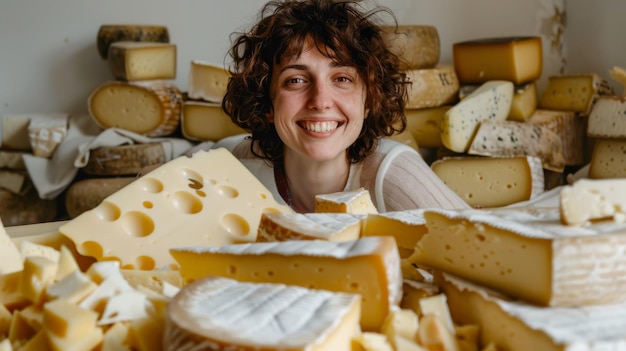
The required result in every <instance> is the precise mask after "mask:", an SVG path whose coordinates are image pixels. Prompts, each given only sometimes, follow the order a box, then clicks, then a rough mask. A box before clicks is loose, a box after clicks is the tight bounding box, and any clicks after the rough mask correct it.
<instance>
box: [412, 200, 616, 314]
mask: <svg viewBox="0 0 626 351" xmlns="http://www.w3.org/2000/svg"><path fill="white" fill-rule="evenodd" d="M424 217H425V218H426V226H427V227H428V232H427V233H426V234H425V235H424V236H423V237H422V239H421V240H420V241H419V242H418V244H417V246H416V248H415V254H414V255H413V256H412V257H411V258H410V260H411V262H413V263H416V264H418V265H422V266H425V267H428V268H431V269H437V270H441V271H444V272H447V273H450V274H454V275H457V276H459V277H461V278H464V279H467V280H469V281H472V282H475V283H477V284H481V285H484V286H485V287H489V288H491V289H494V290H496V291H499V292H501V293H504V294H507V295H508V296H511V297H514V298H518V299H522V300H524V301H527V302H530V303H533V304H536V305H541V306H582V305H591V304H608V303H617V302H620V301H623V300H622V299H623V296H624V293H625V292H626V278H624V277H626V274H623V273H622V271H624V272H626V257H625V256H624V255H622V254H621V252H622V251H623V250H625V249H626V235H624V232H625V231H626V224H624V223H614V222H608V223H607V222H604V223H594V224H593V225H590V226H586V227H576V226H565V225H563V224H561V218H560V217H561V216H560V210H559V208H558V207H541V208H539V207H525V208H524V207H520V208H503V209H492V210H459V211H448V210H438V209H428V210H425V211H424Z"/></svg>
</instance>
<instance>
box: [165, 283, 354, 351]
mask: <svg viewBox="0 0 626 351" xmlns="http://www.w3.org/2000/svg"><path fill="white" fill-rule="evenodd" d="M360 314H361V297H360V296H359V295H357V294H346V293H336V292H330V291H326V290H313V289H307V288H303V287H298V286H290V285H284V284H269V283H245V282H238V281H236V280H232V279H227V278H222V277H215V276H209V277H205V278H202V279H199V280H196V281H195V282H193V283H190V284H188V285H187V286H185V287H184V288H183V289H182V290H181V291H180V293H178V294H177V295H176V296H175V297H174V298H173V299H172V301H171V302H170V305H169V307H168V311H167V317H166V318H167V319H166V323H165V332H164V338H163V340H164V341H163V350H164V351H187V350H189V351H191V350H205V349H216V350H217V349H219V350H222V349H223V350H226V349H233V350H267V351H279V350H293V351H309V350H310V351H314V350H315V351H351V350H352V347H351V344H352V338H354V337H356V336H357V335H359V334H360V332H361V331H360V328H359V317H360Z"/></svg>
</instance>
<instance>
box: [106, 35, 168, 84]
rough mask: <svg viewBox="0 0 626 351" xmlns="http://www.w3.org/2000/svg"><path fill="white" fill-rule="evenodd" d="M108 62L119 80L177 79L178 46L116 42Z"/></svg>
mask: <svg viewBox="0 0 626 351" xmlns="http://www.w3.org/2000/svg"><path fill="white" fill-rule="evenodd" d="M107 62H108V63H109V69H110V70H111V73H112V74H113V77H115V79H117V80H124V81H134V80H150V79H176V45H174V44H170V43H151V42H136V41H119V42H115V43H113V44H111V45H110V46H109V55H108V57H107Z"/></svg>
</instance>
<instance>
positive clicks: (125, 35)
mask: <svg viewBox="0 0 626 351" xmlns="http://www.w3.org/2000/svg"><path fill="white" fill-rule="evenodd" d="M118 41H139V42H141V41H146V42H155V43H169V42H170V34H169V31H168V29H167V27H166V26H162V25H145V24H103V25H101V26H100V28H99V29H98V34H97V38H96V46H97V48H98V53H99V54H100V57H101V58H103V59H105V60H106V59H107V57H108V55H109V46H111V44H112V43H115V42H118Z"/></svg>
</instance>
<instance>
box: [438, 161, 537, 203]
mask: <svg viewBox="0 0 626 351" xmlns="http://www.w3.org/2000/svg"><path fill="white" fill-rule="evenodd" d="M431 168H432V170H433V172H435V174H436V175H437V176H438V177H439V178H441V180H443V182H444V183H445V184H446V185H447V186H448V187H450V189H452V191H454V192H455V193H456V194H457V195H459V197H461V198H462V199H463V200H464V201H465V202H467V204H468V205H470V206H472V207H475V208H489V207H502V206H507V205H511V204H513V203H516V202H521V201H526V200H530V199H532V198H534V197H535V196H537V195H539V194H541V193H542V192H543V191H544V187H545V183H544V177H543V168H542V166H541V159H539V158H537V157H534V156H518V157H447V158H443V159H440V160H437V161H435V162H433V163H432V164H431Z"/></svg>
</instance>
